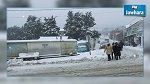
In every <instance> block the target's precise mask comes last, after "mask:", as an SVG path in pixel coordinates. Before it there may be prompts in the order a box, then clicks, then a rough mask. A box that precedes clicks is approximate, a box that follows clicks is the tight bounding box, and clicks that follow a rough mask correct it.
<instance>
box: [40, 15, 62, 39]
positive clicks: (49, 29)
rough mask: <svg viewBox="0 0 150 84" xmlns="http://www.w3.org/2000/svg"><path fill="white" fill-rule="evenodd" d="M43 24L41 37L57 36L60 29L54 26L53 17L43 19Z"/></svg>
mask: <svg viewBox="0 0 150 84" xmlns="http://www.w3.org/2000/svg"><path fill="white" fill-rule="evenodd" d="M44 21H45V22H44V24H43V29H42V30H41V31H42V33H41V34H42V36H58V35H59V30H60V28H59V27H58V26H57V24H56V20H55V17H54V16H51V17H50V18H46V17H45V18H44Z"/></svg>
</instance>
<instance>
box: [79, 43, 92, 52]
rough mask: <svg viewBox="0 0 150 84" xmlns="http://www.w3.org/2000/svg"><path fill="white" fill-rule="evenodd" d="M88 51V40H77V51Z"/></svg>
mask: <svg viewBox="0 0 150 84" xmlns="http://www.w3.org/2000/svg"><path fill="white" fill-rule="evenodd" d="M89 51H90V44H89V43H88V41H78V42H77V52H78V53H81V52H89Z"/></svg>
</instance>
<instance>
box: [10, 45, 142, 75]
mask: <svg viewBox="0 0 150 84" xmlns="http://www.w3.org/2000/svg"><path fill="white" fill-rule="evenodd" d="M132 51H133V52H132ZM137 53H140V54H137ZM142 53H143V51H142V49H140V48H133V47H129V46H127V47H124V50H123V51H122V59H121V60H112V61H107V56H106V54H105V53H104V50H103V49H100V50H93V51H91V55H90V54H89V52H85V53H80V55H77V56H70V57H61V58H48V59H41V60H36V61H22V62H20V64H17V65H13V66H12V65H11V64H10V65H9V67H8V68H7V71H8V75H29V76H33V75H34V76H101V75H109V76H111V75H117V74H120V75H122V73H123V74H124V73H125V74H126V75H127V74H128V73H132V74H128V75H133V74H134V75H136V76H141V75H142V73H143V55H142Z"/></svg>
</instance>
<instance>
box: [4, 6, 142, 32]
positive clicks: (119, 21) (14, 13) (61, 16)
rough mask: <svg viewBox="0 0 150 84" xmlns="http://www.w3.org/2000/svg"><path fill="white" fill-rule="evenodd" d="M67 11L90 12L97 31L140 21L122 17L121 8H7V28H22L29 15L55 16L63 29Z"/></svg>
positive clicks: (137, 18)
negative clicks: (15, 26)
mask: <svg viewBox="0 0 150 84" xmlns="http://www.w3.org/2000/svg"><path fill="white" fill-rule="evenodd" d="M29 10H30V11H29ZM68 11H73V12H74V13H75V12H83V13H85V12H88V11H92V14H93V17H94V18H95V22H96V25H95V26H94V28H95V29H97V30H99V31H100V30H102V29H104V28H117V27H119V26H125V25H128V24H129V23H133V22H135V21H137V20H139V19H141V18H139V17H127V16H124V15H123V9H122V8H82V9H77V8H74V9H73V8H69V9H68V8H53V9H52V8H28V9H22V8H18V9H15V8H9V9H8V10H7V27H11V26H14V25H17V26H22V25H23V24H24V23H25V21H26V19H27V17H28V16H29V15H35V16H37V17H41V18H43V17H51V16H52V15H54V16H56V21H57V25H58V26H59V27H60V28H63V27H64V24H65V23H66V22H65V20H66V19H67V13H68Z"/></svg>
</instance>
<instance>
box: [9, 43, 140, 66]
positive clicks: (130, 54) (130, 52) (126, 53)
mask: <svg viewBox="0 0 150 84" xmlns="http://www.w3.org/2000/svg"><path fill="white" fill-rule="evenodd" d="M139 57H140V59H143V51H142V48H140V47H130V46H124V49H123V51H122V58H123V59H124V58H129V59H132V58H139ZM96 60H98V61H100V60H107V55H106V54H105V53H104V49H100V50H93V51H91V55H90V53H89V52H84V53H79V55H77V56H69V57H60V58H47V59H41V60H33V61H20V63H18V61H17V60H16V61H14V60H13V61H14V62H13V61H12V62H11V61H8V66H15V65H37V64H64V63H79V62H84V61H96Z"/></svg>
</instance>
